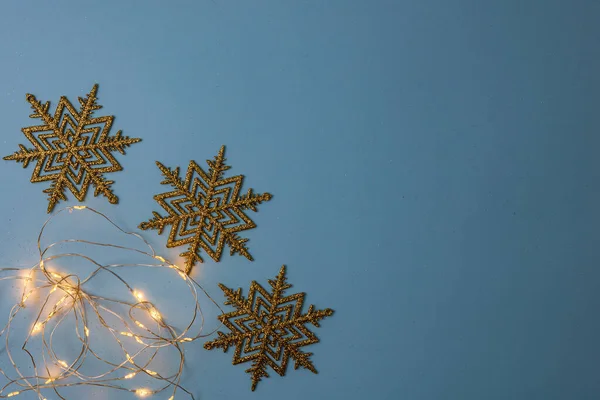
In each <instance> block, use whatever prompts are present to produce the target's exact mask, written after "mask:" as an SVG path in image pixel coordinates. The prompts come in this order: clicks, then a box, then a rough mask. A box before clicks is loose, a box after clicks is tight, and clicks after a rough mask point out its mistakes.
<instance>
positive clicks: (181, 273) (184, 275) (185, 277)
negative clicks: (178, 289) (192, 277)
mask: <svg viewBox="0 0 600 400" xmlns="http://www.w3.org/2000/svg"><path fill="white" fill-rule="evenodd" d="M178 273H179V276H180V277H181V279H183V280H186V279H187V275H186V274H184V273H183V272H181V271H179V272H178Z"/></svg>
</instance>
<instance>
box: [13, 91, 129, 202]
mask: <svg viewBox="0 0 600 400" xmlns="http://www.w3.org/2000/svg"><path fill="white" fill-rule="evenodd" d="M97 91H98V85H94V87H93V88H92V90H91V91H90V93H89V94H88V95H87V97H86V98H81V97H80V98H79V103H80V105H81V109H80V111H77V110H76V109H75V107H73V105H72V104H71V102H70V101H69V100H68V99H67V98H66V97H64V96H63V97H61V98H60V101H59V102H58V106H57V107H56V111H55V112H54V116H52V115H50V113H49V112H48V109H49V108H50V102H49V101H47V102H46V103H44V104H42V103H41V102H40V101H39V100H38V99H36V97H35V96H34V95H32V94H27V101H28V102H29V103H30V104H31V108H32V109H33V111H34V113H33V114H31V115H30V117H31V118H40V119H41V120H42V121H43V124H42V125H35V126H29V127H27V128H23V129H22V131H23V133H24V134H25V136H26V137H27V139H29V141H30V142H31V144H33V146H34V148H33V149H28V148H27V147H25V146H24V145H22V144H21V145H19V147H20V150H19V151H17V152H15V153H14V154H12V155H10V156H7V157H4V159H5V160H11V161H16V162H21V163H23V168H26V167H27V166H28V165H29V163H30V162H32V161H34V160H37V164H36V166H35V169H34V171H33V175H32V176H31V182H32V183H36V182H45V181H52V184H51V185H50V188H48V189H46V190H44V193H47V194H48V212H49V213H50V212H52V210H53V209H54V206H55V205H56V204H57V203H58V202H59V201H61V200H66V199H67V196H66V194H65V190H66V189H69V190H70V191H71V193H73V195H75V198H77V200H79V201H80V202H81V201H83V200H84V199H85V196H86V194H87V192H88V189H89V187H90V185H93V186H94V187H95V191H94V196H98V195H100V194H102V195H104V196H106V197H107V198H108V201H109V202H110V203H111V204H116V203H118V201H119V198H118V197H117V196H115V194H114V193H113V192H112V189H111V185H112V184H113V183H114V181H109V180H106V179H105V178H104V177H103V174H105V173H110V172H117V171H121V170H122V169H123V167H121V165H120V164H119V162H118V161H117V160H116V159H115V157H114V156H113V155H112V154H111V152H114V151H118V152H119V153H121V154H125V148H126V147H129V146H130V145H132V144H133V143H137V142H139V141H140V140H141V139H136V138H129V137H127V136H122V135H121V131H118V132H117V133H116V135H115V136H112V137H110V136H109V133H110V128H111V126H112V123H113V120H114V117H113V116H104V117H92V114H93V113H94V111H96V110H99V109H100V108H102V106H100V105H99V104H97V103H96V100H97V98H96V93H97Z"/></svg>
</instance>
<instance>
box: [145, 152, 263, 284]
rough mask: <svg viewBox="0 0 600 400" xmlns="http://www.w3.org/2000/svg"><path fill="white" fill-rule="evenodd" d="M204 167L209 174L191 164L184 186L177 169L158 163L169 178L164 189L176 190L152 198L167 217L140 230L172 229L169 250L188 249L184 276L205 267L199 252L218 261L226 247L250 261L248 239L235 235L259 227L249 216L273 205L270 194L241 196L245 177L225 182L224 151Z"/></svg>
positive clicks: (164, 182)
mask: <svg viewBox="0 0 600 400" xmlns="http://www.w3.org/2000/svg"><path fill="white" fill-rule="evenodd" d="M206 162H207V164H208V166H209V169H208V173H206V172H204V170H203V169H202V168H200V166H198V164H196V163H195V162H194V161H190V164H189V167H188V170H187V174H186V176H185V180H183V179H181V178H180V176H179V167H178V168H175V170H171V169H170V168H167V167H165V166H164V165H162V164H161V163H159V162H156V165H158V168H159V169H160V170H161V172H162V174H163V175H164V177H165V180H164V181H162V182H161V183H162V184H163V185H171V186H173V189H174V190H172V191H170V192H167V193H163V194H159V195H156V196H154V199H155V200H156V201H157V202H158V204H160V205H161V206H162V208H163V209H165V211H166V212H167V213H168V215H167V216H166V217H163V216H162V215H160V214H159V213H157V212H153V214H154V218H152V219H151V220H149V221H147V222H143V223H142V224H141V225H140V229H143V230H148V229H156V230H158V233H159V234H162V232H163V231H164V229H165V228H166V227H167V226H168V225H171V233H170V234H169V239H168V241H167V247H169V248H172V247H178V246H182V245H186V244H188V245H189V248H188V251H186V252H184V253H182V254H181V257H184V258H185V271H186V273H189V272H190V270H191V269H192V267H193V266H194V264H195V263H196V262H202V258H201V257H200V254H199V253H200V250H201V249H203V250H204V251H205V252H206V253H207V254H208V255H209V256H210V257H211V258H212V259H213V260H215V261H219V260H220V258H221V255H222V253H223V247H224V246H225V244H227V245H228V246H229V248H230V249H231V255H233V254H235V253H239V254H240V255H243V256H244V257H246V258H247V259H248V260H250V261H252V260H253V258H252V256H251V255H250V253H249V251H248V248H247V247H246V242H247V241H248V239H244V238H241V237H239V236H238V234H237V232H240V231H244V230H247V229H252V228H254V227H256V224H255V223H254V222H253V221H252V220H251V219H250V218H249V217H248V216H247V215H246V213H245V212H244V211H245V210H252V211H257V209H256V206H257V205H258V204H260V203H262V202H263V201H268V200H270V199H271V195H270V194H269V193H264V194H255V193H253V191H252V189H248V192H247V193H246V194H244V195H241V196H240V195H239V193H240V190H241V188H242V183H243V180H244V177H243V175H238V176H234V177H231V178H223V173H224V172H225V171H226V170H228V169H229V168H230V167H229V166H227V165H225V146H223V147H221V150H220V151H219V154H218V155H217V156H216V157H215V159H214V160H207V161H206Z"/></svg>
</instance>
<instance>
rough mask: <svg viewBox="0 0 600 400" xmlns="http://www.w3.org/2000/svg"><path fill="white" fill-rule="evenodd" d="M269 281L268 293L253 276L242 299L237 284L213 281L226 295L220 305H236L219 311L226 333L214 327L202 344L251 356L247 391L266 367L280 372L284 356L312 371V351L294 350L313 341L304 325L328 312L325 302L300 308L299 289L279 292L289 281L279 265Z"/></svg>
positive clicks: (241, 358) (240, 357)
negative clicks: (210, 338) (321, 306)
mask: <svg viewBox="0 0 600 400" xmlns="http://www.w3.org/2000/svg"><path fill="white" fill-rule="evenodd" d="M269 285H271V288H272V293H269V292H267V291H266V290H265V289H264V288H263V287H262V286H261V285H259V284H258V283H257V282H256V281H253V282H252V284H251V285H250V292H249V294H248V299H244V297H243V296H242V289H238V290H236V291H233V290H231V289H229V288H227V287H225V286H224V285H222V284H221V285H219V286H220V287H221V289H222V290H223V292H224V293H225V296H226V297H227V301H226V302H225V305H231V306H233V307H235V308H236V311H232V312H230V313H227V314H223V315H221V316H219V319H220V320H221V322H222V323H223V324H224V325H225V326H226V327H227V328H228V329H229V330H230V331H231V333H227V334H225V333H222V332H218V335H219V337H218V338H217V339H215V340H213V341H210V342H207V343H205V344H204V347H205V348H206V349H207V350H212V349H214V348H221V349H223V351H225V352H226V351H227V350H228V349H229V347H231V346H235V352H234V354H233V364H234V365H236V364H241V363H245V362H252V366H251V367H250V368H249V369H247V370H246V372H247V373H249V374H250V375H251V379H252V390H253V391H254V390H255V389H256V385H257V384H258V382H260V381H261V379H262V378H266V377H268V376H269V374H268V373H267V367H271V368H272V369H273V370H275V372H277V373H278V374H279V375H281V376H284V375H285V372H286V369H287V365H288V362H289V359H290V358H291V359H292V360H293V361H294V363H295V365H294V369H298V368H299V367H303V368H306V369H308V370H309V371H311V372H313V373H315V374H316V373H317V370H316V369H315V367H314V365H313V363H312V361H311V360H310V356H311V355H312V353H304V352H303V351H301V350H300V348H301V347H304V346H308V345H310V344H314V343H317V342H318V341H319V339H318V338H317V337H316V336H315V334H314V333H312V332H311V331H310V330H309V329H308V328H307V327H306V325H307V324H309V323H310V324H313V325H314V326H316V327H319V321H320V320H322V319H323V318H326V317H328V316H330V315H332V314H333V310H331V309H329V308H326V309H324V310H315V308H314V306H313V305H312V304H311V305H310V307H309V308H308V312H307V313H306V314H302V307H303V305H304V296H305V294H304V293H296V294H293V295H290V296H286V295H284V292H285V290H287V289H289V288H290V287H291V286H292V285H290V284H288V283H287V278H286V276H285V266H283V267H281V270H280V271H279V275H278V276H277V278H275V280H271V279H269Z"/></svg>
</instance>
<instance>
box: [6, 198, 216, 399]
mask: <svg viewBox="0 0 600 400" xmlns="http://www.w3.org/2000/svg"><path fill="white" fill-rule="evenodd" d="M81 210H86V211H88V212H92V213H94V214H96V215H98V216H100V217H102V218H104V219H105V220H106V221H108V222H109V223H110V225H112V226H113V227H114V228H116V229H117V230H119V231H120V232H121V233H123V234H125V235H129V236H133V237H135V238H137V239H138V240H141V241H142V242H143V243H144V245H145V246H146V247H147V249H148V250H140V249H136V248H132V247H127V246H121V245H118V244H111V243H100V242H93V241H88V240H83V239H65V240H60V241H57V242H54V243H51V244H49V245H47V246H45V247H43V246H42V240H43V237H44V231H45V229H46V227H47V225H48V224H49V223H50V222H51V221H52V220H53V219H54V218H56V217H57V216H58V215H60V214H62V213H63V212H65V211H68V212H69V213H72V212H73V211H81ZM64 243H82V244H86V245H90V246H97V247H107V248H114V249H120V250H125V251H132V252H136V253H138V254H140V255H143V256H147V257H149V258H151V259H152V260H153V263H125V264H108V265H103V264H101V263H99V262H97V261H95V260H94V259H93V258H91V257H88V256H86V255H84V254H80V253H61V254H54V255H48V253H49V251H50V250H51V249H52V248H54V247H55V246H58V245H60V244H64ZM37 248H38V252H39V262H38V263H37V264H35V265H34V266H33V267H31V268H29V269H20V268H0V273H12V275H9V276H6V277H2V276H0V281H5V280H22V281H24V285H23V290H22V294H21V296H20V300H19V302H18V303H17V304H15V305H14V306H13V307H12V309H11V311H10V312H9V317H8V321H7V323H6V325H5V326H4V327H3V328H2V329H1V330H0V337H2V336H5V346H6V354H7V357H8V360H9V361H10V364H11V366H12V368H13V369H14V372H15V373H16V375H17V377H12V378H11V377H10V376H9V374H8V373H7V372H6V371H4V370H3V369H1V368H0V374H1V375H2V376H4V378H6V380H7V383H6V384H5V385H4V386H1V387H0V399H1V398H14V397H15V396H19V395H20V394H23V393H25V392H34V393H35V394H37V396H38V398H39V399H40V400H43V399H45V398H46V397H45V396H44V395H43V394H42V391H47V390H52V391H53V392H54V394H55V395H56V396H58V398H60V399H65V400H66V398H65V397H63V394H62V393H61V389H64V388H69V387H76V386H96V387H102V388H109V389H115V390H121V391H127V392H130V393H133V394H135V395H137V396H139V397H148V396H151V395H155V394H159V393H162V392H164V391H169V392H170V395H171V397H170V398H169V400H173V399H175V396H176V394H177V393H178V391H180V392H182V393H184V394H186V395H187V397H188V398H191V399H195V398H194V395H193V394H192V393H191V392H190V391H188V390H187V389H185V388H184V387H182V386H181V384H180V383H181V379H182V375H183V369H184V365H185V352H184V343H189V342H193V341H195V340H197V339H200V338H204V337H208V336H210V335H212V334H214V333H215V332H216V331H217V330H218V329H219V328H220V327H217V328H215V329H214V330H212V331H210V332H209V333H203V331H204V323H205V319H204V314H203V312H202V307H201V306H200V301H199V292H198V289H200V291H201V293H203V294H204V295H205V296H206V297H207V298H208V299H209V300H210V302H212V303H213V304H214V305H215V306H216V307H217V308H218V310H219V311H220V312H221V313H223V310H222V308H221V307H220V306H219V304H218V303H217V302H216V301H215V300H214V299H213V298H212V297H211V296H210V295H209V294H208V292H207V291H206V290H205V289H204V288H203V287H202V286H201V285H200V284H199V283H198V282H196V281H195V280H194V279H193V278H192V277H190V276H189V275H187V274H186V273H185V272H184V270H183V269H181V268H179V267H177V266H176V265H175V264H174V263H171V262H170V261H169V260H167V259H165V258H163V257H161V256H159V255H157V254H156V251H155V250H154V248H153V247H152V246H151V245H150V243H149V242H148V241H147V240H146V239H144V238H143V237H142V236H141V235H139V234H137V233H135V232H128V231H125V230H124V229H122V228H121V227H119V226H118V225H117V224H116V223H114V222H113V221H112V220H111V219H110V218H109V217H107V216H106V215H104V214H103V213H101V212H99V211H97V210H95V209H93V208H90V207H87V206H73V207H65V208H63V209H61V210H59V211H57V212H55V213H54V214H53V215H51V216H50V217H49V218H48V219H47V220H46V221H45V222H44V224H43V225H42V228H41V229H40V232H39V234H38V239H37ZM63 258H81V259H83V260H85V261H88V262H90V263H91V264H93V266H94V267H95V269H93V271H92V272H91V273H90V274H89V275H88V276H87V277H85V278H83V279H82V278H80V277H79V276H77V275H74V274H64V275H61V274H60V273H59V272H56V271H49V270H48V269H47V265H48V263H50V262H51V261H56V260H60V259H63ZM53 264H54V263H53ZM125 267H139V268H166V269H168V270H172V271H173V272H175V273H177V274H178V275H179V277H180V278H181V279H182V280H183V281H184V282H185V283H186V285H187V286H188V288H189V290H190V293H191V294H192V297H193V302H194V307H193V310H192V316H191V319H190V321H189V323H187V325H186V326H185V327H184V328H183V329H180V330H178V329H177V328H175V326H172V325H170V324H169V323H168V317H167V316H166V315H165V314H164V313H161V312H160V310H159V308H158V307H157V306H156V305H155V304H153V303H152V302H151V301H149V300H147V299H146V298H145V296H144V295H143V294H141V292H139V291H138V290H137V289H135V288H134V286H132V285H130V284H129V283H128V282H127V281H126V280H125V279H124V278H123V277H122V276H120V275H119V274H118V270H119V269H120V268H125ZM23 273H26V276H23V275H22V274H23ZM100 273H107V274H109V275H110V276H111V277H114V278H115V279H116V281H117V282H119V283H120V284H122V285H123V286H124V287H125V289H126V290H128V291H129V293H130V295H131V297H132V301H126V300H121V299H113V298H107V297H104V296H102V295H100V294H97V293H92V292H89V291H88V290H86V285H87V284H88V283H89V282H90V281H91V280H93V279H94V278H95V277H96V276H98V274H100ZM38 275H39V277H38ZM34 295H40V296H41V297H42V298H43V297H44V296H45V298H43V300H42V301H41V305H40V306H39V307H40V308H39V311H38V312H37V313H36V317H35V321H34V322H33V324H32V325H31V328H30V330H29V332H28V333H27V335H26V338H25V341H24V343H23V345H22V346H21V347H20V350H22V351H23V352H24V353H25V354H26V355H27V356H28V358H29V360H30V361H31V366H32V367H33V371H34V374H33V375H26V374H25V373H23V371H22V370H23V369H22V368H21V367H20V366H19V365H17V362H16V361H15V358H14V357H13V353H12V349H11V347H12V346H11V342H10V341H11V325H12V323H13V321H14V319H15V318H16V317H17V316H18V314H19V312H20V311H22V310H24V309H25V308H26V307H27V302H28V301H29V299H30V297H31V296H34ZM57 297H58V298H59V299H58V300H57V301H55V299H56V298H57ZM111 305H113V306H115V307H122V306H125V307H127V308H128V312H127V313H126V315H121V314H120V313H119V312H117V311H115V310H113V309H111ZM140 313H142V314H144V315H145V316H146V317H147V318H146V319H147V320H148V321H151V322H149V323H146V324H144V323H142V321H140V319H139V317H138V314H140ZM103 315H105V316H106V317H107V318H108V316H110V317H112V318H114V319H116V320H117V321H118V324H119V326H120V327H121V328H119V329H117V328H115V327H114V325H113V324H110V323H108V322H107V320H106V318H105V317H104V316H103ZM69 316H71V317H73V319H74V331H75V337H76V340H77V341H78V343H79V346H80V350H79V351H78V355H77V356H76V357H75V358H74V359H72V360H62V359H60V358H59V357H58V355H57V354H56V351H55V348H54V342H55V333H56V332H57V329H58V328H59V327H61V325H62V324H63V323H66V321H67V320H68V317H69ZM91 316H94V317H95V320H97V321H98V322H99V326H100V329H104V331H105V333H107V334H106V335H102V336H103V337H110V338H111V339H113V340H114V341H115V342H116V343H117V345H118V347H119V348H120V350H121V351H122V355H123V357H122V360H119V361H114V360H108V359H105V358H103V357H101V356H100V355H99V354H98V352H97V351H95V350H94V349H93V347H92V345H91V340H92V338H93V337H95V336H96V335H98V332H93V331H92V330H91V329H90V328H91V326H90V318H91ZM197 321H198V325H199V328H198V331H197V332H195V333H194V334H191V330H192V328H193V327H194V326H195V324H196V323H197ZM144 322H146V321H144ZM148 325H149V326H148ZM138 332H142V333H138ZM98 336H99V335H98ZM37 337H40V338H41V344H42V357H41V358H42V359H41V362H38V361H39V360H36V357H34V355H33V354H32V353H31V352H30V351H29V350H28V348H27V345H28V343H29V341H30V340H32V339H33V338H37ZM132 340H134V341H135V342H136V343H137V345H141V348H139V349H138V350H136V351H135V352H131V354H130V353H129V352H128V350H127V349H128V347H129V346H128V344H130V342H131V341H132ZM163 349H172V350H175V353H176V354H177V356H178V358H179V360H178V362H177V364H178V366H177V368H176V369H175V371H174V372H173V373H171V374H167V375H168V376H163V375H162V374H160V373H158V372H156V371H154V370H153V369H152V365H153V362H154V361H155V360H156V358H157V357H158V355H159V353H160V352H161V350H163ZM142 356H144V357H145V360H144V361H143V362H140V361H138V360H136V358H137V359H139V358H141V357H142ZM88 358H93V359H95V360H98V361H100V362H102V363H103V364H105V365H106V366H107V367H108V370H107V371H105V372H103V373H101V374H97V375H94V376H88V375H86V374H84V373H83V372H82V369H83V367H84V366H85V362H86V360H87V359H88ZM53 370H54V371H55V372H52V371H53ZM56 371H58V372H56ZM115 375H118V376H115ZM138 375H144V376H146V377H148V378H150V379H151V381H152V382H155V383H156V385H157V387H156V388H139V387H138V388H131V387H129V385H127V384H126V382H128V381H129V380H131V379H133V378H135V377H136V376H138Z"/></svg>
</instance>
